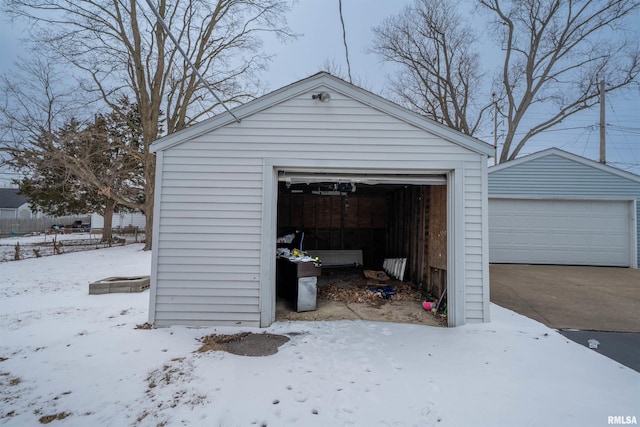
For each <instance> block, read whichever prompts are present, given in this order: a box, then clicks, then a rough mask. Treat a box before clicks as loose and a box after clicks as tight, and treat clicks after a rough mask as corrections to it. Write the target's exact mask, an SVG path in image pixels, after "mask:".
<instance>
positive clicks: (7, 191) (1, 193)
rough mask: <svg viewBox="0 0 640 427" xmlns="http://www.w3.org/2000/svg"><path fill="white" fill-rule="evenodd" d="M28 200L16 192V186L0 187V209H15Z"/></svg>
mask: <svg viewBox="0 0 640 427" xmlns="http://www.w3.org/2000/svg"><path fill="white" fill-rule="evenodd" d="M28 202H29V198H28V197H27V196H24V195H22V194H18V189H17V188H0V209H17V208H19V207H20V206H22V205H24V204H25V203H28Z"/></svg>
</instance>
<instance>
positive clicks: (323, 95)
mask: <svg viewBox="0 0 640 427" xmlns="http://www.w3.org/2000/svg"><path fill="white" fill-rule="evenodd" d="M311 99H318V100H320V101H321V102H329V101H330V100H331V94H330V93H329V92H320V93H318V94H315V95H311Z"/></svg>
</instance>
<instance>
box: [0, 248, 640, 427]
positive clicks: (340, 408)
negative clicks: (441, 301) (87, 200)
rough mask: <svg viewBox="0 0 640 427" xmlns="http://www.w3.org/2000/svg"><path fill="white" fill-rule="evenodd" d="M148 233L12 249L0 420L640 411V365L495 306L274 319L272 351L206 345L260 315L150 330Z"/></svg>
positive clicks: (375, 418) (320, 420)
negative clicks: (431, 321)
mask: <svg viewBox="0 0 640 427" xmlns="http://www.w3.org/2000/svg"><path fill="white" fill-rule="evenodd" d="M141 249H142V246H141V245H128V246H124V247H114V248H109V249H101V250H95V251H90V252H78V253H72V254H64V255H60V256H51V257H43V258H37V259H27V260H23V261H17V262H4V263H0V425H7V426H37V425H41V424H42V423H45V422H51V425H61V426H62V425H65V426H87V425H92V426H157V425H162V426H253V425H255V426H273V427H278V426H288V425H291V426H305V427H307V426H309V427H313V426H550V425H562V426H605V425H608V421H609V418H608V417H609V416H628V417H634V416H635V417H636V418H640V405H639V404H638V402H639V400H638V399H639V396H640V374H639V373H637V372H635V371H633V370H631V369H629V368H626V367H624V366H622V365H620V364H618V363H616V362H614V361H612V360H610V359H607V358H606V357H604V356H602V355H600V354H598V353H596V352H594V351H592V350H589V349H587V348H585V347H583V346H580V345H578V344H575V343H573V342H571V341H570V340H568V339H566V338H564V337H562V336H561V335H560V334H558V333H557V332H555V331H554V330H552V329H549V328H547V327H545V326H543V325H542V324H540V323H537V322H534V321H532V320H529V319H527V318H525V317H523V316H520V315H518V314H515V313H513V312H511V311H508V310H506V309H503V308H501V307H498V306H496V305H492V313H491V314H492V322H491V323H487V324H475V325H466V326H463V327H459V328H449V329H447V328H434V327H428V326H422V325H405V324H392V323H382V322H366V321H335V322H289V323H276V324H274V325H273V326H272V327H270V328H267V329H266V330H265V329H253V331H254V332H258V333H261V332H264V331H268V332H270V333H274V334H283V335H287V336H289V337H290V338H291V340H290V341H289V342H287V343H285V344H284V345H283V346H281V347H280V349H279V352H278V353H277V354H275V355H273V356H266V357H246V356H236V355H232V354H229V353H224V352H205V353H201V352H197V351H196V350H197V349H198V348H199V346H200V343H199V342H198V341H197V339H198V338H200V337H203V336H205V335H209V334H212V333H218V334H220V333H237V332H240V331H251V330H252V329H250V328H228V327H227V328H187V327H172V328H161V329H150V330H147V329H136V325H141V324H144V323H145V322H146V321H147V313H148V303H149V291H145V292H143V293H137V294H136V293H134V294H104V295H89V294H88V286H89V283H90V282H93V281H95V280H98V279H102V278H106V277H109V276H114V275H117V276H134V275H146V274H149V271H150V253H149V252H143V251H142V250H141Z"/></svg>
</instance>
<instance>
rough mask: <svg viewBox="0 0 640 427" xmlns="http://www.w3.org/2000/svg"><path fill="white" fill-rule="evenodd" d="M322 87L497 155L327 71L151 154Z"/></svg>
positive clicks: (177, 136)
mask: <svg viewBox="0 0 640 427" xmlns="http://www.w3.org/2000/svg"><path fill="white" fill-rule="evenodd" d="M320 86H327V87H329V88H331V89H332V90H335V91H337V92H340V93H342V94H343V95H345V96H348V97H350V98H353V99H355V100H356V101H359V102H362V103H363V104H365V105H368V106H369V107H372V108H375V109H377V110H379V111H382V112H384V113H386V114H389V115H390V116H393V117H395V118H397V119H399V120H402V121H404V122H406V123H409V124H411V125H414V126H416V127H418V128H420V129H422V130H424V131H427V132H430V133H433V134H435V135H437V136H439V137H441V138H443V139H445V140H447V141H449V142H452V143H454V144H457V145H460V146H462V147H465V148H467V149H469V150H471V151H474V152H476V153H479V154H484V155H487V156H489V157H493V156H495V148H494V147H493V146H492V145H490V144H488V143H486V142H483V141H481V140H479V139H476V138H474V137H471V136H469V135H465V134H463V133H462V132H459V131H457V130H454V129H451V128H449V127H448V126H445V125H443V124H440V123H438V122H436V121H434V120H431V119H428V118H426V117H424V116H421V115H419V114H417V113H415V112H413V111H411V110H408V109H406V108H404V107H402V106H400V105H398V104H395V103H394V102H392V101H389V100H387V99H385V98H382V97H381V96H379V95H376V94H374V93H372V92H369V91H367V90H364V89H362V88H359V87H357V86H355V85H353V84H350V83H348V82H346V81H344V80H342V79H340V78H337V77H335V76H332V75H331V74H329V73H326V72H320V73H317V74H315V75H312V76H310V77H307V78H306V79H303V80H300V81H298V82H295V83H292V84H290V85H288V86H284V87H282V88H280V89H277V90H275V91H273V92H270V93H268V94H266V95H263V96H261V97H259V98H256V99H254V100H252V101H250V102H248V103H246V104H243V105H240V106H238V107H236V108H233V109H232V110H231V112H233V115H232V114H231V113H229V112H225V113H221V114H219V115H217V116H214V117H212V118H210V119H207V120H204V121H202V122H199V123H196V124H194V125H191V126H189V127H188V128H186V129H183V130H180V131H178V132H175V133H172V134H170V135H167V136H165V137H162V138H160V139H158V140H156V141H155V142H154V143H153V144H152V145H151V151H152V152H158V151H163V150H167V149H170V148H172V147H174V146H176V145H179V144H181V143H182V142H185V141H188V140H190V139H193V138H196V137H198V136H200V135H203V134H205V133H207V132H211V131H214V130H216V129H218V128H221V127H223V126H226V125H228V124H231V123H234V122H236V119H235V118H234V116H236V117H238V118H239V119H240V124H239V126H242V119H243V118H246V117H248V116H251V115H253V114H255V113H257V112H260V111H262V110H265V109H267V108H269V107H271V106H273V105H276V104H279V103H281V102H284V101H286V100H288V99H291V98H294V97H296V96H298V95H300V94H302V93H305V92H309V91H311V90H314V89H315V88H317V87H320Z"/></svg>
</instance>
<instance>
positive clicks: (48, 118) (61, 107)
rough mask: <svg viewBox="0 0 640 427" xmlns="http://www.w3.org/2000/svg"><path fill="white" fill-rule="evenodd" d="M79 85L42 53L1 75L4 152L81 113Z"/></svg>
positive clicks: (0, 120) (0, 128) (0, 116)
mask: <svg viewBox="0 0 640 427" xmlns="http://www.w3.org/2000/svg"><path fill="white" fill-rule="evenodd" d="M76 90H77V87H76V86H74V84H73V81H70V80H69V79H68V76H67V75H65V74H64V73H63V72H62V70H61V69H60V68H59V67H56V65H55V64H54V63H52V62H50V61H47V60H46V59H45V58H42V57H35V58H31V59H29V60H25V59H23V60H21V61H19V62H18V63H17V64H16V69H15V72H14V73H12V76H11V77H9V76H8V75H3V76H0V135H2V142H1V143H0V152H2V151H6V150H8V149H11V150H13V149H15V148H19V147H21V146H23V145H28V144H29V141H30V140H35V139H37V138H38V137H39V136H40V135H41V134H42V132H43V131H45V132H53V131H54V129H55V128H57V127H58V126H61V125H62V124H63V123H64V122H65V121H66V120H67V119H69V118H70V117H72V116H74V115H75V114H76V113H77V109H76V106H77V100H76V99H75V96H74V93H75V92H76Z"/></svg>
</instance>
